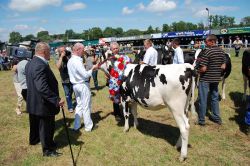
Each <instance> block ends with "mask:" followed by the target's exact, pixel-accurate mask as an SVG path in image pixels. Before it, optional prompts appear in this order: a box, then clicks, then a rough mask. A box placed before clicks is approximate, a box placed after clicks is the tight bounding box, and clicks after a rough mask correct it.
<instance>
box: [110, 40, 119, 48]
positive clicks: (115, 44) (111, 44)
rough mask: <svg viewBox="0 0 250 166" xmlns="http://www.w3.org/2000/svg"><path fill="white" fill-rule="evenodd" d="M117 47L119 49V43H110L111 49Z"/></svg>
mask: <svg viewBox="0 0 250 166" xmlns="http://www.w3.org/2000/svg"><path fill="white" fill-rule="evenodd" d="M115 46H117V47H118V48H119V44H118V43H117V42H112V43H110V48H111V49H112V48H113V47H115Z"/></svg>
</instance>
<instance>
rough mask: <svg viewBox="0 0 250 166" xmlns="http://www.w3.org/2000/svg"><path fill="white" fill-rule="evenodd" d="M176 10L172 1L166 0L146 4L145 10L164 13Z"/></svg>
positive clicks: (156, 0) (154, 0)
mask: <svg viewBox="0 0 250 166" xmlns="http://www.w3.org/2000/svg"><path fill="white" fill-rule="evenodd" d="M175 8H176V3H175V2H174V1H168V0H153V1H152V2H150V3H149V4H148V6H147V7H146V9H147V10H148V11H150V12H165V11H168V10H173V9H175Z"/></svg>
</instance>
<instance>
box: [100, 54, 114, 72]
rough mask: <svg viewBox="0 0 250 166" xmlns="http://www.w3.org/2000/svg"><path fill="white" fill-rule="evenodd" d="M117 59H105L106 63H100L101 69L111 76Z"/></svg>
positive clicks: (112, 57)
mask: <svg viewBox="0 0 250 166" xmlns="http://www.w3.org/2000/svg"><path fill="white" fill-rule="evenodd" d="M115 59H116V58H115V57H114V56H111V57H109V58H107V59H105V60H104V61H102V62H101V63H99V69H101V70H102V71H103V72H104V73H105V74H106V75H108V76H109V75H110V74H109V73H110V70H111V68H112V67H113V66H114V61H115Z"/></svg>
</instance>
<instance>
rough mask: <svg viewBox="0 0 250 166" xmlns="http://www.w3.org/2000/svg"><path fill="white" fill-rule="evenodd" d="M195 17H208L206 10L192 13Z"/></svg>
mask: <svg viewBox="0 0 250 166" xmlns="http://www.w3.org/2000/svg"><path fill="white" fill-rule="evenodd" d="M194 16H195V17H208V12H207V10H206V9H203V10H198V11H197V12H195V13H194Z"/></svg>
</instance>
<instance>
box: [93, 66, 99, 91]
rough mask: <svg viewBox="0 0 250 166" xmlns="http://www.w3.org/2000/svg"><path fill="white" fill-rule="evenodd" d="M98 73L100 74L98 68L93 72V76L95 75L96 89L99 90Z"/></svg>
mask: <svg viewBox="0 0 250 166" xmlns="http://www.w3.org/2000/svg"><path fill="white" fill-rule="evenodd" d="M97 74H98V71H97V70H95V71H93V72H92V77H93V80H94V85H95V89H96V90H98V80H97Z"/></svg>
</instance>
